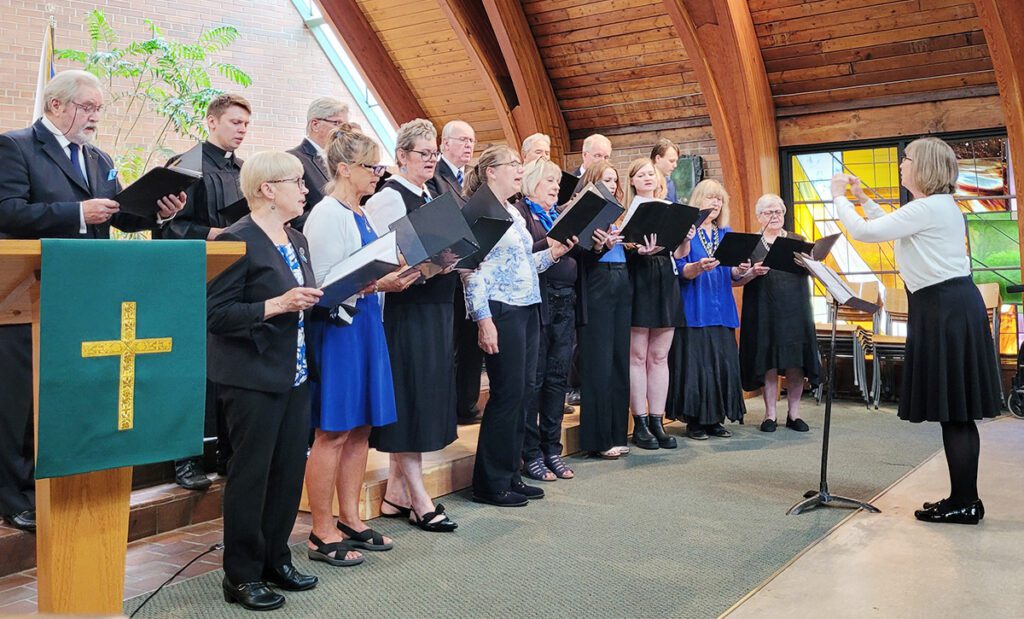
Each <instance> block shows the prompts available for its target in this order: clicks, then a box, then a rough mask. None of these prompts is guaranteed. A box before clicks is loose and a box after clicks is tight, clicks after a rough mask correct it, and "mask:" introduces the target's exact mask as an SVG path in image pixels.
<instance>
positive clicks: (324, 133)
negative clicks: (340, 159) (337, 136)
mask: <svg viewBox="0 0 1024 619" xmlns="http://www.w3.org/2000/svg"><path fill="white" fill-rule="evenodd" d="M347 122H348V106H347V105H345V104H344V103H342V102H341V101H339V100H338V99H335V98H333V97H320V98H318V99H314V100H313V102H312V103H310V104H309V109H307V110H306V137H305V138H303V140H302V143H301V144H299V145H298V146H296V147H295V148H293V149H291V150H289V151H288V152H289V153H291V154H293V155H295V156H296V157H298V158H299V161H301V162H302V178H303V180H304V181H305V182H306V188H307V189H309V193H308V194H307V195H306V207H305V210H304V211H303V213H302V215H300V216H299V217H298V218H296V219H295V220H293V221H292V222H291V226H292V227H293V228H295V229H296V230H299V231H302V225H303V224H304V223H305V222H306V217H308V216H309V211H310V210H311V209H312V208H313V207H314V206H316V205H317V204H319V203H320V200H323V199H324V187H325V186H326V185H327V182H328V181H329V180H330V179H331V176H332V175H331V174H330V172H329V171H328V169H327V158H326V155H325V153H324V147H325V146H326V145H327V138H328V137H329V136H330V135H331V132H332V131H334V130H335V129H337V128H338V127H341V126H342V125H344V124H345V123H347Z"/></svg>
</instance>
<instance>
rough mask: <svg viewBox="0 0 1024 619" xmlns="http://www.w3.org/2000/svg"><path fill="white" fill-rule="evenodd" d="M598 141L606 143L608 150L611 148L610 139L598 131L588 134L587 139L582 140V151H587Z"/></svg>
mask: <svg viewBox="0 0 1024 619" xmlns="http://www.w3.org/2000/svg"><path fill="white" fill-rule="evenodd" d="M598 142H601V143H602V144H607V145H608V150H611V149H612V141H611V140H609V139H608V138H606V137H604V136H603V135H601V134H600V133H594V134H591V135H588V136H587V139H585V140H583V152H585V153H589V152H590V149H592V148H593V147H594V145H595V144H597V143H598Z"/></svg>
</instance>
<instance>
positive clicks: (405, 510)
mask: <svg viewBox="0 0 1024 619" xmlns="http://www.w3.org/2000/svg"><path fill="white" fill-rule="evenodd" d="M381 501H383V502H384V503H386V504H387V505H390V506H391V507H393V508H394V509H395V510H397V511H395V512H394V513H393V514H385V513H384V510H381V512H380V515H381V516H383V517H384V518H408V517H409V514H411V513H412V508H409V507H402V506H401V505H398V504H395V503H392V502H391V501H389V500H387V499H381ZM381 507H383V505H382V506H381Z"/></svg>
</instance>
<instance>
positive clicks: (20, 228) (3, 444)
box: [0, 71, 186, 530]
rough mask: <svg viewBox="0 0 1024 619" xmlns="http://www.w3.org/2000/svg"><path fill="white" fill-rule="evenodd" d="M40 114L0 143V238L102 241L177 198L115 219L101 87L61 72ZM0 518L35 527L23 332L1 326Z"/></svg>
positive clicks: (137, 226)
mask: <svg viewBox="0 0 1024 619" xmlns="http://www.w3.org/2000/svg"><path fill="white" fill-rule="evenodd" d="M43 96H44V98H45V102H46V104H45V113H44V114H43V117H42V118H40V119H39V120H37V121H36V122H35V123H33V124H32V126H31V127H27V128H25V129H18V130H16V131H11V132H8V133H4V134H2V135H0V239H40V238H82V239H106V238H110V227H111V225H113V226H116V227H117V228H119V229H121V230H124V231H132V232H134V231H138V230H147V229H154V228H156V227H158V225H159V224H158V223H157V222H162V221H164V220H165V219H166V218H171V217H173V216H174V215H175V214H176V213H177V212H178V211H179V210H181V208H182V206H183V205H184V204H185V200H186V196H185V194H181V195H178V196H166V197H164V198H162V199H161V200H160V204H159V216H158V219H157V222H153V221H151V220H148V219H145V218H141V217H136V216H134V215H129V214H126V213H120V212H118V208H119V207H118V203H117V202H115V201H114V200H112V199H111V198H113V197H114V196H115V195H117V193H118V192H119V191H120V190H121V184H120V182H118V179H117V170H116V169H114V163H113V160H112V159H111V158H110V156H109V155H107V154H106V153H104V152H103V151H101V150H100V149H98V148H96V147H95V146H92V145H91V142H92V140H93V139H94V138H95V137H96V131H97V127H98V124H99V121H100V114H101V112H102V111H103V91H102V90H101V86H100V82H99V80H97V79H96V77H95V76H93V75H92V74H91V73H87V72H85V71H64V72H62V73H60V74H58V75H57V76H55V77H54V78H53V79H52V80H50V82H49V84H47V85H46V88H45V89H44V91H43ZM0 394H2V396H3V397H2V399H0V515H3V516H4V518H5V519H6V520H7V521H9V522H10V523H11V524H13V525H14V526H16V527H19V528H22V529H26V530H33V529H35V492H34V481H33V461H34V457H33V447H34V445H33V430H32V329H31V327H30V326H29V325H5V326H0Z"/></svg>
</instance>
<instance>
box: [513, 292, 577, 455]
mask: <svg viewBox="0 0 1024 619" xmlns="http://www.w3.org/2000/svg"><path fill="white" fill-rule="evenodd" d="M547 295H548V324H546V325H544V326H542V327H541V328H540V343H539V345H538V352H537V378H536V380H535V386H534V390H533V403H532V405H531V406H530V408H529V410H528V412H527V415H526V438H525V439H524V442H523V460H525V461H526V462H529V461H530V460H536V459H537V458H539V457H541V456H542V455H543V456H549V455H556V456H557V455H561V454H562V416H563V415H564V414H565V390H566V377H567V376H568V374H569V363H570V361H571V359H572V348H573V346H572V344H573V340H574V339H575V331H576V292H575V291H574V290H573V289H572V288H562V289H554V288H550V287H549V288H548V289H547Z"/></svg>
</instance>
